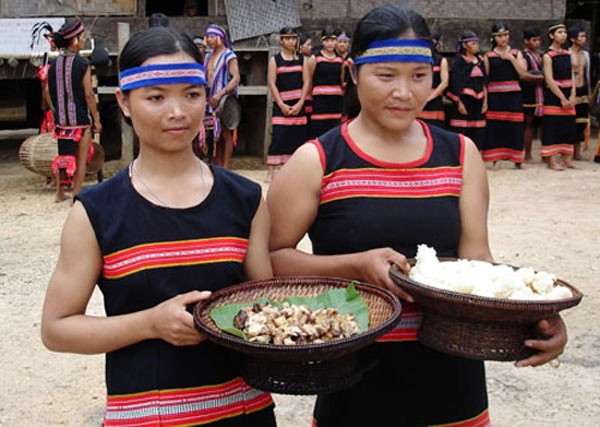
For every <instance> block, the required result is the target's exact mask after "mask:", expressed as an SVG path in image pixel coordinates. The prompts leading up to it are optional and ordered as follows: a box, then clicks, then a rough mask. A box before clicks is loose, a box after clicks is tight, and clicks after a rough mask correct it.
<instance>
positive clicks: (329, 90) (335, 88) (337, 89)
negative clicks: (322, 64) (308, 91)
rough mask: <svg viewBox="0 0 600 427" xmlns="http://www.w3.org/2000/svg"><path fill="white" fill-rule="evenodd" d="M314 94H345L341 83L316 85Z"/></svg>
mask: <svg viewBox="0 0 600 427" xmlns="http://www.w3.org/2000/svg"><path fill="white" fill-rule="evenodd" d="M312 94H313V96H318V95H338V96H342V95H343V94H344V92H343V89H342V87H341V86H340V85H331V86H325V85H323V86H315V87H313V90H312Z"/></svg>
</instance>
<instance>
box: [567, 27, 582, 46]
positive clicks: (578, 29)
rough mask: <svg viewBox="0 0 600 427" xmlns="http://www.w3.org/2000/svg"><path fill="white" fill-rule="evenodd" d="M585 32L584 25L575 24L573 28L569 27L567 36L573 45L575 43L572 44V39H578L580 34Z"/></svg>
mask: <svg viewBox="0 0 600 427" xmlns="http://www.w3.org/2000/svg"><path fill="white" fill-rule="evenodd" d="M583 32H585V28H583V25H579V24H575V25H573V26H572V27H569V29H568V30H567V34H568V35H569V42H570V43H571V44H573V42H571V39H576V38H577V36H578V35H579V33H583Z"/></svg>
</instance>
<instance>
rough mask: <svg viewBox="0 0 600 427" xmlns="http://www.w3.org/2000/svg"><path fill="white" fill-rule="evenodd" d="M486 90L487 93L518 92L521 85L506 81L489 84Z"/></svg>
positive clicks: (516, 82)
mask: <svg viewBox="0 0 600 427" xmlns="http://www.w3.org/2000/svg"><path fill="white" fill-rule="evenodd" d="M487 88H488V92H489V93H503V92H519V91H520V90H521V85H520V84H519V81H518V80H507V81H503V82H489V83H488V86H487Z"/></svg>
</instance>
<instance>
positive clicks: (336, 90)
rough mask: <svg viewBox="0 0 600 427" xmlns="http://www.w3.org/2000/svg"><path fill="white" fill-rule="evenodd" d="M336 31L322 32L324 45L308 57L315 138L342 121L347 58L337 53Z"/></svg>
mask: <svg viewBox="0 0 600 427" xmlns="http://www.w3.org/2000/svg"><path fill="white" fill-rule="evenodd" d="M336 43H337V35H336V34H335V31H334V30H333V29H332V28H329V27H328V28H326V29H325V30H323V32H322V36H321V48H320V49H319V50H318V52H317V53H315V54H314V55H313V56H312V57H311V58H310V60H309V71H310V75H311V80H312V106H313V110H312V114H311V116H310V129H309V137H310V138H316V137H318V136H319V135H321V134H323V133H325V132H327V131H328V130H329V129H331V128H334V127H335V126H337V125H339V124H340V123H341V121H342V110H343V107H344V102H343V88H342V65H343V63H344V60H343V59H342V58H341V57H340V56H339V55H338V54H337V53H336V51H335V47H336Z"/></svg>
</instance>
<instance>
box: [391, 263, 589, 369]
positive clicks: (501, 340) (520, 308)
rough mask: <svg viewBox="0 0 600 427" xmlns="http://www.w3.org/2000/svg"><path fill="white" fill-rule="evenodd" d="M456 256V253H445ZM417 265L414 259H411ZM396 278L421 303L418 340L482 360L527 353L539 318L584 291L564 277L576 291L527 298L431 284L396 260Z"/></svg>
mask: <svg viewBox="0 0 600 427" xmlns="http://www.w3.org/2000/svg"><path fill="white" fill-rule="evenodd" d="M441 261H456V259H449V258H446V259H441ZM409 263H410V264H411V265H414V263H415V261H414V260H409ZM390 276H391V278H392V280H393V281H394V282H395V283H396V284H397V285H398V286H400V287H401V288H403V289H404V290H405V291H406V292H408V293H409V294H410V295H411V296H412V297H413V298H414V299H415V301H416V302H417V303H418V304H419V305H421V306H422V307H423V310H424V317H423V323H422V325H421V328H420V329H419V333H418V338H419V341H420V342H421V343H422V344H423V345H426V346H428V347H431V348H433V349H435V350H439V351H443V352H445V353H449V354H452V355H454V356H462V357H467V358H471V359H480V360H500V361H509V360H510V361H514V360H520V359H523V358H527V357H529V356H531V355H532V354H534V353H535V350H533V349H531V348H529V347H526V346H525V345H524V344H523V343H524V341H525V340H527V339H531V338H536V323H537V322H538V321H540V320H542V319H547V318H549V317H552V316H554V315H555V314H556V313H558V312H559V311H561V310H564V309H567V308H570V307H574V306H576V305H577V304H579V302H580V301H581V298H582V297H583V295H582V294H581V292H579V291H578V290H577V289H576V288H575V287H573V286H571V285H570V284H568V283H566V282H565V281H563V280H560V279H559V280H558V281H557V282H558V283H557V284H560V285H563V286H566V287H568V288H569V289H570V290H571V291H572V293H573V296H572V297H571V298H565V299H561V300H550V301H524V300H510V299H504V298H487V297H480V296H477V295H469V294H464V293H460V292H453V291H448V290H444V289H438V288H435V287H432V286H427V285H424V284H422V283H418V282H415V281H413V280H411V279H410V278H409V277H408V276H406V275H405V274H404V273H402V272H401V271H400V269H398V268H397V267H396V266H393V267H392V268H391V269H390Z"/></svg>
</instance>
